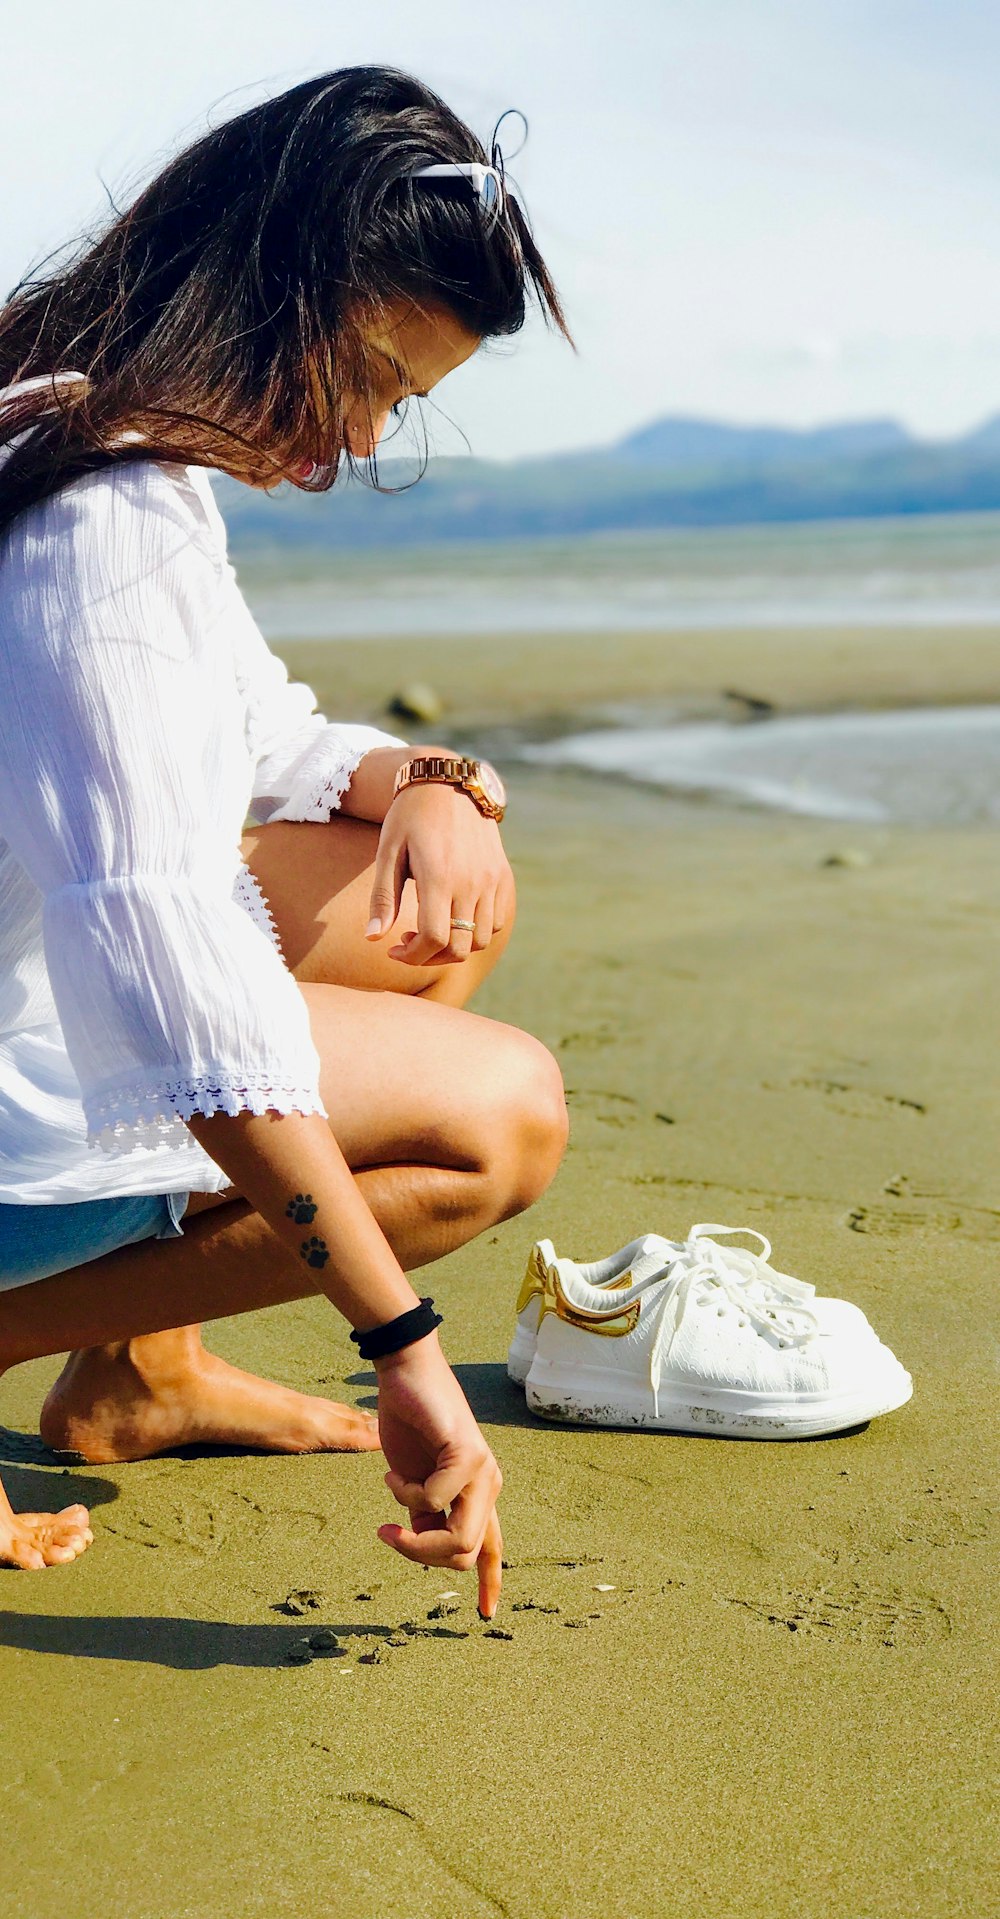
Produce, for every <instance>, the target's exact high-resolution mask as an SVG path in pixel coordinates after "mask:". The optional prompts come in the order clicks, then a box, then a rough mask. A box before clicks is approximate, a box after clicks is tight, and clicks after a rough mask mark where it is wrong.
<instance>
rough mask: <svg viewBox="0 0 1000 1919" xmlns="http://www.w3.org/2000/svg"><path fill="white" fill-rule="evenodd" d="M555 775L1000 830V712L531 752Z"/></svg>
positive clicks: (754, 729) (638, 728)
mask: <svg viewBox="0 0 1000 1919" xmlns="http://www.w3.org/2000/svg"><path fill="white" fill-rule="evenodd" d="M520 757H521V758H523V759H525V760H528V761H531V762H533V763H535V764H536V765H543V766H553V767H556V766H563V767H573V768H576V769H577V770H579V771H582V772H588V773H601V774H605V775H613V776H614V777H615V778H617V779H622V778H624V779H628V780H634V781H638V782H639V783H640V784H643V785H650V786H656V787H659V788H661V790H662V791H664V792H669V793H674V794H681V795H693V794H700V795H702V796H703V797H711V798H714V799H719V800H725V801H729V802H730V803H737V804H741V805H749V806H757V807H770V808H774V809H777V810H779V811H781V812H785V813H806V814H812V815H814V816H816V817H818V818H822V819H829V820H844V821H851V820H854V821H868V822H872V823H885V822H889V821H898V822H901V823H903V824H906V825H914V826H964V825H969V824H972V823H973V822H976V823H980V824H996V823H998V822H1000V706H972V707H968V706H967V707H944V708H941V707H929V708H923V709H921V708H908V709H906V710H904V711H901V712H879V713H854V712H852V713H827V714H816V715H813V714H807V715H798V716H796V717H794V718H780V717H779V718H774V719H765V720H757V721H752V722H747V723H744V724H742V725H727V724H725V723H724V722H722V721H715V722H710V723H707V724H706V723H692V724H690V725H679V726H658V727H644V726H643V725H642V724H641V722H640V721H639V720H638V719H637V722H636V724H635V725H633V726H616V727H606V728H602V729H601V730H600V731H594V732H588V733H578V734H572V735H569V736H567V737H564V738H562V739H558V740H551V741H548V742H543V743H540V744H539V743H532V744H526V745H524V746H523V747H522V748H521V749H520Z"/></svg>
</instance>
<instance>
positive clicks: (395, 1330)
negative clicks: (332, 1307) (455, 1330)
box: [351, 1299, 442, 1359]
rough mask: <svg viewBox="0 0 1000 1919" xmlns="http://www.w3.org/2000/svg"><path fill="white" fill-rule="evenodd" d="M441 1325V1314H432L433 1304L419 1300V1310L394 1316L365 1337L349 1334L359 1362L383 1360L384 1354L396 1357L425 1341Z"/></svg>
mask: <svg viewBox="0 0 1000 1919" xmlns="http://www.w3.org/2000/svg"><path fill="white" fill-rule="evenodd" d="M441 1323H442V1322H441V1314H440V1313H436V1312H435V1311H434V1301H433V1300H432V1299H422V1300H421V1302H420V1304H419V1306H411V1307H410V1309H409V1311H408V1312H405V1313H399V1314H397V1317H396V1318H395V1319H389V1320H387V1321H386V1323H385V1325H384V1326H373V1327H372V1329H371V1331H370V1332H368V1333H352V1334H351V1338H352V1339H353V1341H354V1344H355V1346H356V1347H357V1349H358V1353H359V1355H360V1357H361V1358H362V1359H384V1358H385V1357H386V1354H387V1353H398V1352H399V1351H400V1350H401V1349H402V1347H404V1346H412V1345H413V1344H414V1342H415V1341H416V1340H418V1339H426V1338H427V1335H428V1333H432V1332H433V1331H434V1329H435V1327H436V1326H440V1325H441Z"/></svg>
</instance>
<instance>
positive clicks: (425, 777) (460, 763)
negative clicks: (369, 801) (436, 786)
mask: <svg viewBox="0 0 1000 1919" xmlns="http://www.w3.org/2000/svg"><path fill="white" fill-rule="evenodd" d="M438 782H439V783H441V784H442V785H445V786H454V787H456V788H457V789H458V790H459V791H460V792H463V793H467V794H468V796H469V798H470V800H471V801H472V803H473V805H474V806H476V807H478V809H479V811H480V813H482V814H484V815H485V817H486V818H487V819H493V820H501V819H502V818H503V815H504V808H503V806H500V805H498V804H497V803H496V802H494V801H493V800H491V799H489V798H488V797H487V795H486V793H485V792H484V790H483V787H482V785H481V783H480V779H479V761H478V760H470V759H464V758H459V757H458V755H456V756H455V757H454V758H452V757H451V756H450V755H448V754H442V753H418V754H415V755H414V757H413V759H412V760H405V761H404V762H403V765H402V766H401V767H400V768H399V771H398V773H397V774H396V779H395V783H394V785H393V789H392V797H393V799H395V798H396V796H397V794H399V793H402V792H404V791H405V789H406V788H407V787H408V786H423V785H428V784H433V783H438Z"/></svg>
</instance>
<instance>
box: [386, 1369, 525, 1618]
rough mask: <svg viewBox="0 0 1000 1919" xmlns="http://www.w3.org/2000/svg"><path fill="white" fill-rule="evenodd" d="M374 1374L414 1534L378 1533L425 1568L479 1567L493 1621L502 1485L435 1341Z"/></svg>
mask: <svg viewBox="0 0 1000 1919" xmlns="http://www.w3.org/2000/svg"><path fill="white" fill-rule="evenodd" d="M375 1370H376V1372H377V1374H378V1423H379V1437H380V1439H381V1442H382V1450H383V1452H384V1453H385V1456H386V1459H387V1460H388V1462H389V1471H388V1472H387V1473H386V1476H385V1480H386V1485H387V1486H388V1487H389V1490H390V1492H391V1493H392V1494H393V1496H394V1497H395V1498H396V1499H397V1500H398V1501H399V1503H400V1505H401V1506H405V1507H406V1508H407V1510H408V1512H409V1515H410V1525H409V1526H408V1527H407V1526H380V1527H379V1534H378V1536H379V1538H380V1539H382V1540H384V1541H385V1544H386V1545H387V1546H392V1547H394V1548H395V1550H396V1551H397V1552H399V1553H402V1554H403V1556H404V1558H406V1559H412V1560H415V1561H416V1563H417V1564H418V1565H421V1566H448V1567H450V1568H451V1569H452V1570H454V1571H455V1572H468V1571H469V1570H470V1569H471V1568H472V1567H473V1566H476V1567H477V1568H478V1573H479V1611H480V1613H481V1614H482V1616H483V1617H484V1618H486V1619H492V1617H493V1615H494V1613H495V1612H496V1609H497V1602H498V1600H499V1598H500V1586H501V1582H502V1577H503V1574H502V1570H501V1560H502V1553H503V1540H502V1539H501V1536H500V1527H499V1524H498V1521H497V1516H496V1502H497V1499H498V1497H499V1493H500V1488H501V1486H502V1484H503V1481H502V1478H501V1475H500V1468H499V1466H498V1465H497V1462H496V1460H495V1459H494V1457H493V1454H492V1453H491V1451H490V1449H489V1447H488V1446H487V1444H486V1441H485V1439H484V1438H483V1435H482V1433H481V1432H480V1430H479V1427H478V1426H477V1425H476V1422H475V1419H474V1418H473V1416H472V1411H471V1408H470V1406H469V1402H468V1400H467V1399H466V1397H465V1394H464V1393H463V1391H462V1388H461V1387H460V1385H459V1383H458V1380H457V1379H456V1378H455V1375H454V1373H453V1372H452V1370H451V1367H450V1366H449V1365H448V1362H447V1360H446V1359H445V1357H444V1354H443V1353H442V1351H441V1347H440V1345H439V1343H438V1337H437V1334H436V1333H431V1334H430V1335H429V1336H428V1337H427V1338H426V1339H419V1340H415V1341H414V1343H413V1345H412V1346H404V1347H403V1348H402V1350H401V1351H400V1352H398V1353H390V1354H388V1355H387V1356H386V1357H385V1358H384V1359H379V1360H376V1362H375Z"/></svg>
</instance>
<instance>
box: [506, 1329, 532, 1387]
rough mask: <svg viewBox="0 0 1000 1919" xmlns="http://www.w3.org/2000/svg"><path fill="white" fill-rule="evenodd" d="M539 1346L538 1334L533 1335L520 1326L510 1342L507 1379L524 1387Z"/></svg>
mask: <svg viewBox="0 0 1000 1919" xmlns="http://www.w3.org/2000/svg"><path fill="white" fill-rule="evenodd" d="M537 1344H538V1337H537V1334H535V1333H531V1332H529V1331H528V1330H527V1327H525V1326H519V1327H518V1328H517V1331H516V1332H515V1334H514V1337H513V1339H512V1340H511V1342H510V1351H509V1352H508V1354H507V1377H508V1379H512V1380H513V1381H514V1384H515V1386H523V1385H524V1383H525V1380H526V1379H527V1377H528V1374H529V1373H530V1371H531V1366H532V1361H533V1360H534V1357H535V1348H536V1346H537Z"/></svg>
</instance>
